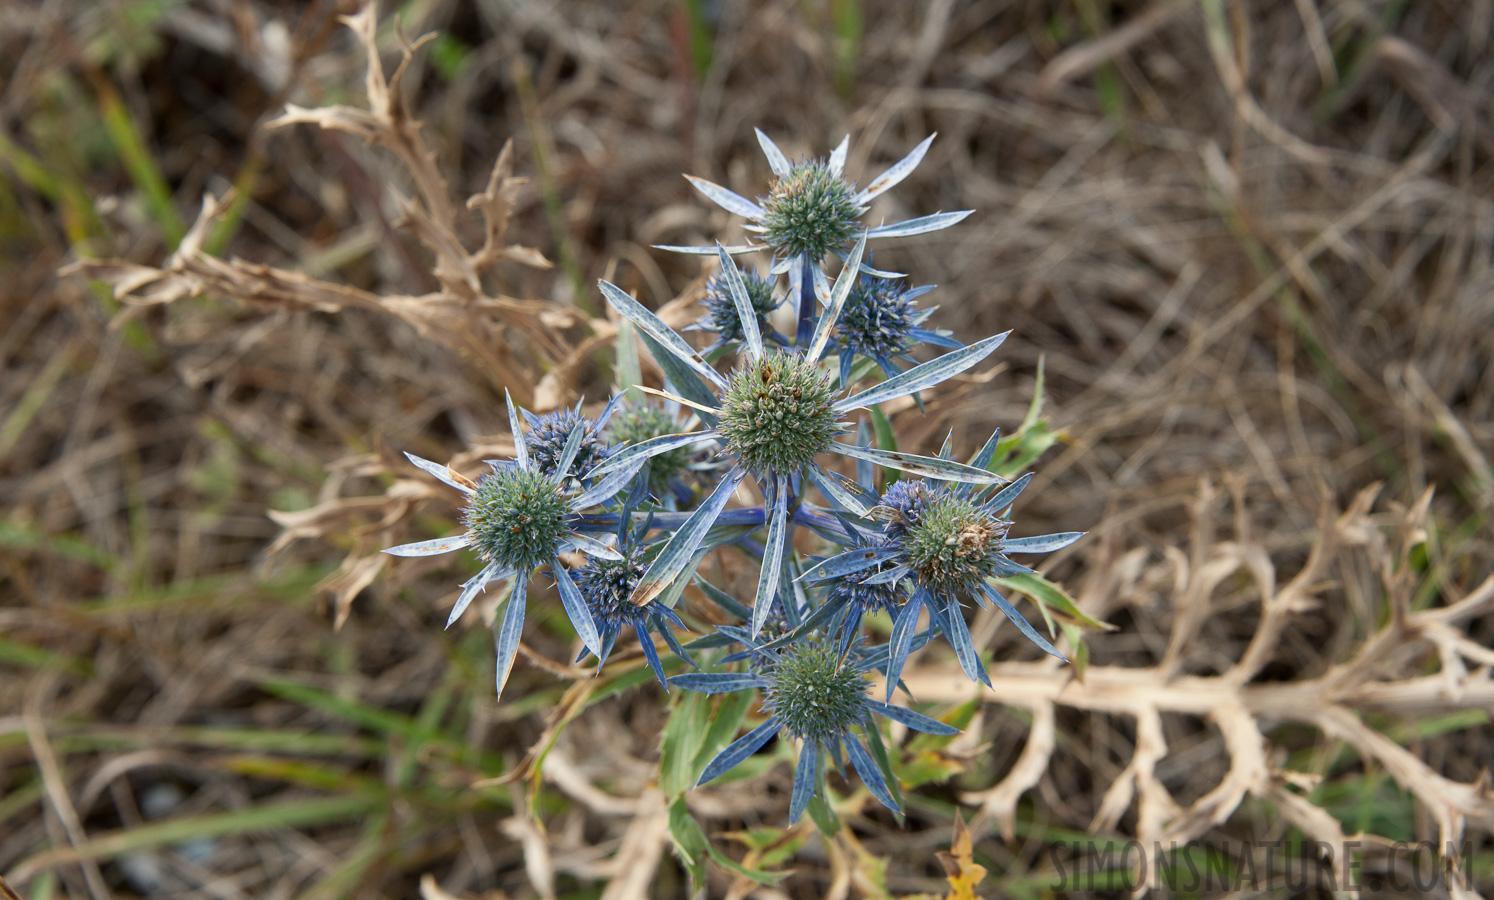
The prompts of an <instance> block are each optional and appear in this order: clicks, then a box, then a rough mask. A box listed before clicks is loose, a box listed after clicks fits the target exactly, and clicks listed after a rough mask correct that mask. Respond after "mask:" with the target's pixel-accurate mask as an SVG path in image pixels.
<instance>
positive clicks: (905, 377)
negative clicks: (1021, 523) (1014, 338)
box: [588, 234, 1006, 633]
mask: <svg viewBox="0 0 1494 900" xmlns="http://www.w3.org/2000/svg"><path fill="white" fill-rule="evenodd" d="M865 247H866V235H865V234H863V235H862V237H861V239H860V240H858V241H857V243H856V246H855V247H854V248H853V249H852V251H851V254H850V257H849V258H848V259H847V261H846V264H845V266H844V267H843V268H842V270H841V273H840V276H839V277H838V278H837V279H836V282H835V287H834V288H833V289H832V290H831V291H830V295H829V304H828V308H827V309H826V311H825V313H824V314H823V315H822V316H821V317H820V319H819V324H818V326H817V327H816V329H815V332H814V335H813V337H812V339H811V341H810V343H809V346H808V349H807V350H806V351H805V352H803V353H802V354H801V353H798V352H795V351H789V350H772V351H771V352H770V351H769V349H768V348H767V347H766V346H765V345H764V343H763V340H762V336H761V334H759V333H758V330H757V327H756V323H755V320H754V319H753V317H752V316H751V315H749V311H750V308H751V301H750V299H749V298H748V296H747V292H746V288H745V287H744V286H743V284H742V280H741V277H740V273H739V272H738V271H737V267H736V264H735V263H734V262H733V261H732V259H731V257H730V256H729V255H728V254H727V252H726V250H725V248H721V247H718V254H719V259H720V262H721V274H722V277H723V278H725V280H726V282H727V285H728V287H729V289H730V290H731V293H732V296H733V297H734V298H735V302H736V303H737V306H738V309H739V310H740V312H741V313H742V315H741V321H742V322H743V324H744V326H746V327H745V328H744V340H743V343H744V345H745V347H746V350H747V353H746V355H745V358H744V359H743V360H741V361H740V362H739V363H738V366H737V368H736V369H735V370H734V371H733V372H732V373H731V374H730V375H729V376H728V375H722V374H721V373H719V372H717V371H716V370H715V369H714V368H712V367H711V366H710V365H709V364H708V363H707V362H706V361H705V359H704V358H703V357H702V356H701V355H700V354H699V353H697V352H696V351H695V350H693V349H692V348H691V347H690V345H689V344H688V343H686V342H685V339H684V338H682V337H681V336H680V335H679V334H678V333H676V332H675V331H674V330H673V329H672V328H670V327H669V326H668V325H666V324H664V322H663V321H662V320H661V319H659V317H658V316H655V315H654V314H653V313H652V312H650V311H649V310H648V309H647V308H645V307H644V306H643V305H642V304H641V303H639V302H638V301H637V300H634V299H633V298H632V297H630V296H628V295H627V294H626V293H624V292H623V291H622V290H621V289H620V288H618V287H617V286H615V285H613V284H610V283H608V282H605V281H604V282H602V283H601V288H602V293H603V294H604V295H605V296H606V298H607V300H608V302H609V303H611V304H612V307H613V308H614V309H615V310H617V312H618V313H619V314H620V315H622V316H623V317H624V318H626V319H628V320H629V321H631V322H632V323H633V324H634V325H635V326H637V327H638V329H639V330H640V331H641V332H642V333H644V334H645V335H647V336H649V338H651V339H652V341H653V342H654V345H655V346H656V347H659V348H662V350H663V354H656V356H658V355H663V356H665V359H661V360H659V361H660V364H661V365H666V368H668V369H670V372H669V374H670V377H671V378H672V379H673V380H674V383H675V384H676V386H677V387H679V388H681V390H682V393H683V394H685V395H687V396H671V397H670V399H672V400H674V401H676V402H678V403H681V404H683V405H688V406H691V407H693V408H695V409H696V410H697V412H698V413H699V415H700V417H701V419H702V421H703V422H705V423H707V424H708V425H709V426H710V427H708V428H705V429H703V430H701V431H695V432H689V433H685V434H676V435H667V436H664V437H658V438H654V439H652V440H648V441H643V442H642V443H639V444H634V445H632V446H629V447H626V448H624V449H622V450H619V451H617V452H616V453H614V454H612V455H611V456H610V457H609V458H608V459H607V461H606V462H603V463H602V464H601V465H600V466H598V467H597V468H596V469H594V470H593V471H592V473H591V474H590V475H589V476H588V477H600V476H606V477H609V478H610V477H612V476H613V475H616V474H618V473H631V472H632V471H635V470H636V468H635V467H639V466H642V465H643V463H644V462H645V461H646V460H648V459H649V458H650V457H652V456H655V455H658V454H662V453H667V452H669V451H670V450H673V449H675V448H677V447H683V446H689V445H694V444H702V443H706V442H714V443H717V444H718V445H720V447H721V449H722V452H723V453H724V454H725V455H726V456H727V457H728V458H730V459H732V460H734V461H735V463H736V464H735V465H734V466H733V467H732V468H731V469H730V470H729V471H728V472H727V473H726V474H725V475H723V476H722V478H721V481H720V483H719V484H718V485H717V486H716V489H715V490H714V491H712V493H711V495H710V496H709V497H708V498H707V499H706V500H705V501H704V502H703V503H702V504H701V505H700V506H699V507H698V508H697V510H696V511H695V513H694V514H693V515H691V517H690V519H689V520H688V521H687V522H685V524H684V525H682V526H681V527H680V528H679V530H678V531H676V532H675V533H674V535H673V536H671V538H670V540H669V543H668V544H667V545H666V546H665V547H664V549H663V550H662V551H660V553H659V555H658V557H657V558H655V560H654V562H653V564H652V565H651V566H650V567H649V570H648V572H646V573H645V574H644V577H643V580H642V581H640V582H639V585H638V588H637V590H636V591H635V592H634V594H633V597H632V600H633V602H634V603H637V604H640V605H641V604H643V603H646V602H648V601H649V600H651V599H653V598H654V597H655V596H658V594H660V593H661V592H663V591H664V590H665V588H667V587H668V586H669V585H670V584H671V583H672V582H673V581H674V579H675V578H676V577H678V576H679V575H680V574H681V572H683V571H684V569H685V567H686V565H687V564H688V563H689V561H690V560H691V558H692V557H693V556H694V553H695V550H696V548H697V547H698V546H699V545H700V541H701V540H702V539H703V538H704V537H705V535H706V533H707V532H708V531H709V530H710V528H711V526H712V525H713V524H714V523H715V521H716V519H717V517H718V516H719V515H720V514H721V512H722V510H723V509H725V507H726V503H727V501H728V500H730V499H731V496H732V494H733V493H734V492H735V491H736V489H737V487H738V485H740V484H741V482H742V480H743V479H744V478H745V477H746V476H747V475H748V474H749V473H751V474H752V475H753V476H754V477H755V478H756V479H757V481H758V482H759V484H760V485H761V486H762V489H763V493H764V496H765V497H766V498H767V502H766V503H765V507H764V510H765V511H764V524H766V525H767V526H768V537H767V544H766V546H765V549H764V552H763V557H762V558H763V565H762V569H761V573H760V577H759V580H758V589H757V596H756V599H755V600H754V603H753V615H752V630H753V632H754V633H756V632H757V631H758V630H759V629H760V628H761V627H762V622H763V619H764V618H765V617H766V616H767V612H768V607H769V605H770V603H771V601H772V598H773V594H774V592H775V591H776V590H777V586H778V580H779V573H780V572H781V567H782V562H783V555H784V547H785V545H786V543H785V541H786V536H787V533H788V526H789V522H790V517H791V516H793V517H795V518H796V519H798V520H800V521H801V522H803V523H804V524H810V523H812V522H814V519H815V513H814V511H813V510H805V509H804V507H803V505H802V504H801V503H799V493H800V492H801V491H802V486H803V481H804V479H805V478H808V480H809V481H810V482H813V483H814V484H815V485H816V486H817V487H818V488H819V489H820V491H821V492H822V493H824V494H825V495H826V496H827V497H829V498H830V499H831V500H832V501H833V502H835V503H837V504H839V505H840V506H842V507H843V508H846V509H848V510H850V511H852V512H854V513H856V514H857V515H861V516H865V515H866V514H867V513H868V512H869V508H868V507H867V506H865V505H863V504H861V503H860V502H859V501H858V500H857V499H856V497H855V496H854V495H852V494H851V493H849V492H847V491H846V490H845V489H843V488H842V487H841V486H840V484H839V477H838V476H836V475H833V474H832V473H831V472H830V471H829V470H827V469H825V468H824V467H823V466H821V465H820V464H819V463H818V462H817V461H816V460H817V458H818V457H819V456H821V455H822V454H825V453H836V454H840V455H842V456H846V457H849V458H851V459H860V460H867V461H870V462H874V463H877V464H879V465H883V466H888V467H891V468H895V469H900V470H902V471H905V472H911V473H914V474H922V475H933V476H937V477H941V478H945V479H949V480H952V481H968V482H974V483H977V484H993V483H996V482H999V481H1001V480H1002V479H1001V478H1000V477H999V476H996V475H993V474H992V473H990V472H989V471H986V470H985V469H977V468H973V467H971V466H965V465H961V464H960V463H956V462H953V461H952V460H947V459H937V458H934V457H928V456H919V455H917V454H912V453H898V452H892V451H886V450H879V449H876V448H874V447H869V446H864V445H860V444H849V443H845V442H842V441H837V440H835V437H836V436H837V435H840V434H842V433H844V432H845V431H846V430H847V429H846V427H845V425H844V423H842V422H841V421H840V416H842V415H844V414H846V413H849V412H850V411H851V410H854V409H857V408H859V407H864V406H870V405H872V404H875V403H882V402H885V401H887V400H893V399H896V398H898V397H903V396H906V395H908V394H913V393H916V392H918V391H921V390H924V389H925V388H928V387H932V386H933V385H936V384H939V383H940V382H942V381H944V380H946V379H948V378H950V377H952V376H953V375H956V374H958V373H960V372H963V371H965V370H966V369H968V368H970V367H971V366H973V365H975V364H976V363H978V362H980V361H981V360H983V359H985V358H986V357H987V356H989V355H990V354H991V353H992V352H993V351H995V349H996V348H997V347H998V346H1000V345H1001V343H1002V341H1004V340H1005V339H1006V334H999V335H996V336H995V337H991V338H987V339H985V340H983V341H980V342H978V343H975V344H972V345H970V346H969V347H963V348H961V349H959V350H956V351H953V352H951V353H947V354H945V355H944V356H941V357H939V358H938V359H935V360H932V361H930V362H927V363H923V364H921V365H918V366H914V367H913V368H911V369H909V370H907V371H906V372H903V373H900V374H899V375H897V376H895V377H893V378H889V379H887V380H886V381H884V382H882V383H880V384H877V385H874V386H873V387H870V388H868V389H866V390H864V391H860V392H858V393H855V394H849V393H848V395H846V396H842V397H840V398H838V399H837V398H835V397H834V393H833V392H832V391H831V390H830V387H829V385H830V382H831V380H832V378H833V376H832V375H831V374H830V373H829V372H828V371H825V370H823V367H822V366H821V357H822V355H823V353H824V351H825V349H826V347H827V344H828V341H829V337H830V330H831V328H832V327H833V326H834V324H835V321H836V318H837V316H838V314H839V312H840V309H841V308H842V307H843V306H844V304H845V301H846V298H847V297H848V296H849V295H850V291H851V287H852V285H853V284H854V282H855V279H856V273H857V271H858V266H859V264H860V261H861V256H862V253H863V251H864V249H865ZM749 323H751V324H749ZM669 357H672V360H669V361H668V363H666V360H668V359H669ZM791 497H792V498H793V502H791ZM801 513H802V515H801Z"/></svg>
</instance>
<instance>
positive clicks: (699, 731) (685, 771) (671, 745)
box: [659, 690, 710, 800]
mask: <svg viewBox="0 0 1494 900" xmlns="http://www.w3.org/2000/svg"><path fill="white" fill-rule="evenodd" d="M708 700H709V698H708V697H707V696H706V695H705V694H702V693H700V692H699V691H684V690H682V691H677V692H676V693H675V696H674V698H673V699H672V700H671V701H670V704H669V719H668V721H667V722H666V723H665V724H664V733H663V734H662V735H661V736H660V739H659V786H660V787H661V788H663V790H664V796H666V797H668V798H669V799H671V800H673V799H674V798H676V797H678V796H680V795H681V794H683V793H685V791H688V790H689V789H690V788H692V787H694V786H695V780H694V778H693V777H692V776H693V775H694V774H695V769H694V765H693V764H694V761H695V748H696V747H698V746H700V742H701V741H702V740H703V739H704V738H705V735H706V732H707V730H708V729H709V728H710V723H709V722H708V721H707V719H706V703H707V702H708Z"/></svg>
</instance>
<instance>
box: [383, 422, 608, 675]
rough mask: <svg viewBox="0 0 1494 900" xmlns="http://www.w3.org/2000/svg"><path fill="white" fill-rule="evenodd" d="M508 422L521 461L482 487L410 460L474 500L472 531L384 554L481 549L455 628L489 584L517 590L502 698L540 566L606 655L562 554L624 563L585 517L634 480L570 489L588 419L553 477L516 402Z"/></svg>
mask: <svg viewBox="0 0 1494 900" xmlns="http://www.w3.org/2000/svg"><path fill="white" fill-rule="evenodd" d="M617 400H618V398H616V397H614V398H613V400H612V402H611V403H609V404H608V405H607V409H606V410H605V411H604V412H603V413H602V415H601V416H599V417H598V418H597V421H598V423H599V426H600V423H605V422H606V421H607V417H608V416H609V415H611V411H612V409H613V408H615V406H616V404H617ZM526 415H527V414H526ZM531 418H532V417H531ZM508 422H509V429H510V431H511V432H512V433H513V436H514V451H515V454H516V456H517V457H518V458H517V459H514V460H512V461H504V460H490V461H489V462H490V464H491V466H492V470H491V471H490V472H488V473H487V474H485V475H483V476H482V477H481V478H479V479H478V480H477V481H475V482H474V481H472V480H471V479H468V478H466V477H464V476H462V475H461V474H459V473H457V472H456V471H454V470H452V469H451V467H449V466H443V465H441V464H439V463H434V462H431V461H430V460H428V459H421V458H420V457H418V456H416V455H414V454H413V453H406V454H405V456H407V457H409V460H410V462H412V463H414V464H415V465H416V467H418V468H420V469H421V470H423V471H425V472H428V473H430V474H431V475H434V476H435V477H436V478H438V479H440V480H441V481H442V482H443V483H445V484H447V485H449V486H451V487H454V488H456V489H457V490H459V491H461V492H462V493H463V494H465V495H466V496H467V505H466V506H465V507H464V508H463V510H462V519H463V520H464V521H465V523H466V525H467V530H466V531H465V532H463V533H462V534H458V535H452V536H450V537H444V538H436V539H435V540H430V541H416V542H415V543H413V544H401V545H400V546H398V547H390V548H389V549H387V550H385V551H384V552H385V553H388V554H390V555H392V556H435V555H437V554H441V553H450V552H452V551H453V550H458V549H461V548H462V547H472V548H474V549H475V550H476V551H477V555H478V556H479V557H480V558H481V559H482V561H483V563H484V565H483V568H482V571H481V572H478V573H477V574H476V575H474V576H472V577H471V578H469V579H467V581H466V582H464V583H463V584H462V591H461V593H460V594H458V595H457V600H456V604H455V605H454V606H452V609H451V615H450V616H448V617H447V619H446V625H447V627H448V628H449V627H451V625H452V623H453V622H455V621H456V620H457V619H458V618H460V617H461V615H462V613H463V612H464V611H466V609H467V607H468V606H470V605H471V604H472V601H473V600H474V599H476V597H477V595H478V594H479V593H480V592H481V591H482V590H483V589H484V588H485V587H487V585H488V584H490V583H491V582H494V581H500V580H506V581H509V582H510V584H511V585H512V589H511V590H510V592H509V597H508V606H507V608H506V609H505V610H504V612H503V621H502V623H501V624H499V625H498V629H497V633H496V640H495V650H496V652H497V657H498V666H497V679H496V681H497V686H498V693H499V694H500V695H501V694H502V693H503V686H504V684H505V683H507V681H508V674H509V672H510V671H511V670H512V668H513V664H514V658H515V657H516V656H518V653H519V638H520V634H521V632H522V631H523V628H524V606H525V602H526V599H527V597H528V591H529V580H530V578H532V577H533V574H534V570H535V569H536V568H537V567H539V566H542V565H548V566H549V567H550V572H551V573H552V574H553V575H554V577H555V583H556V585H557V587H558V588H559V590H560V600H561V603H562V604H563V605H564V606H565V611H566V615H567V616H568V617H569V618H570V620H571V624H572V625H574V626H575V627H576V636H577V637H579V638H580V639H581V642H582V643H583V644H585V645H586V647H587V649H588V650H591V651H592V652H594V653H600V652H601V642H600V640H599V639H598V637H597V628H596V623H595V622H593V621H592V618H591V613H590V612H589V611H588V610H587V608H586V604H585V602H584V601H583V600H582V599H581V592H580V591H579V590H578V589H577V588H576V585H575V582H574V581H572V579H571V576H570V572H569V571H568V570H567V569H566V568H565V566H564V565H562V564H561V561H560V555H561V554H563V553H568V552H570V551H573V550H582V551H585V552H586V553H587V554H588V555H590V556H600V557H604V558H609V559H621V558H622V556H621V554H619V553H618V552H617V551H616V550H613V549H612V548H611V547H608V546H607V545H606V544H605V543H603V542H602V541H600V540H597V539H596V538H594V537H591V536H590V535H588V534H586V533H585V532H587V531H590V530H594V529H595V527H596V525H595V523H594V522H592V521H588V519H587V518H586V517H585V516H583V515H581V511H582V510H585V509H590V508H591V507H594V506H597V505H599V504H601V503H605V502H609V501H610V500H611V498H612V496H613V495H614V494H616V493H617V492H618V491H619V490H620V489H621V488H622V487H623V485H624V484H625V483H626V482H627V479H626V477H616V476H614V477H612V478H598V479H596V480H595V481H594V483H593V484H591V485H589V486H587V487H586V488H585V489H584V490H578V491H568V490H567V488H568V486H575V484H576V479H574V478H573V477H572V469H573V466H574V463H575V459H576V457H577V456H578V455H579V453H580V445H581V443H582V437H583V434H582V432H583V430H584V427H585V423H584V420H582V421H581V422H578V423H577V424H575V425H574V427H573V430H572V431H571V434H570V436H569V437H568V438H567V439H566V442H565V445H564V446H563V448H562V453H561V456H560V461H559V462H558V463H557V464H556V465H555V467H554V471H553V472H551V473H550V474H549V475H545V474H542V473H541V472H540V471H539V464H538V461H537V460H536V459H535V458H534V457H533V456H532V455H531V453H530V450H529V442H528V441H527V440H526V439H525V436H524V432H523V429H521V428H520V427H519V413H518V412H517V411H515V409H514V406H513V402H512V401H509V404H508Z"/></svg>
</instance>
